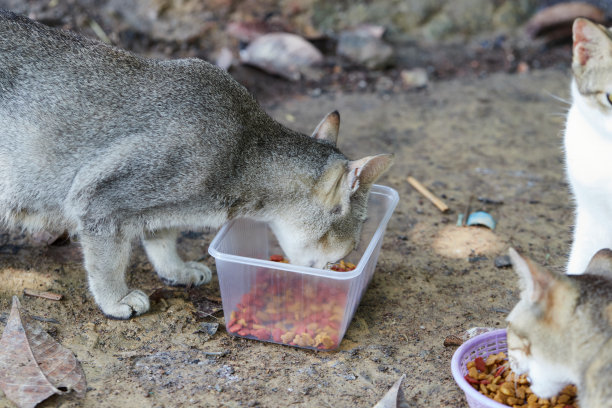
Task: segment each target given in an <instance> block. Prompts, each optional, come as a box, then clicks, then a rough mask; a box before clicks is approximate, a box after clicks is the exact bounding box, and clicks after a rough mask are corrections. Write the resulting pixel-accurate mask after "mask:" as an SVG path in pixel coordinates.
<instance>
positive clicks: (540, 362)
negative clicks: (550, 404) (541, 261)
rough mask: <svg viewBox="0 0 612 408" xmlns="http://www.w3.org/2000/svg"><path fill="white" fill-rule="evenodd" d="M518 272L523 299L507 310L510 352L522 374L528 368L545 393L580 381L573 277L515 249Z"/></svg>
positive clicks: (536, 387) (548, 394) (512, 255)
mask: <svg viewBox="0 0 612 408" xmlns="http://www.w3.org/2000/svg"><path fill="white" fill-rule="evenodd" d="M509 252H510V259H511V260H512V265H513V267H514V270H515V272H516V273H517V274H518V276H519V283H520V288H521V299H520V301H519V302H518V304H517V305H516V306H515V307H514V309H513V310H512V312H510V314H509V315H508V318H507V320H508V329H507V333H508V357H509V360H510V365H511V367H512V369H513V370H514V371H515V372H516V373H517V374H523V373H527V374H528V375H529V377H530V379H531V389H532V390H533V392H534V393H536V394H537V395H538V396H540V397H542V398H549V397H552V396H554V395H556V394H557V393H558V392H559V391H561V389H562V388H563V387H564V386H565V385H567V384H569V383H575V381H576V378H574V376H573V373H572V370H570V369H569V365H568V358H569V356H568V350H570V347H571V346H570V344H569V340H568V334H569V333H571V330H572V323H575V322H573V320H574V314H573V313H574V307H575V304H576V301H577V298H578V291H577V290H576V288H574V286H573V285H572V283H571V280H570V279H569V278H568V277H567V276H565V275H560V274H557V273H554V272H551V271H548V270H546V269H544V268H540V267H538V266H536V265H535V264H533V263H532V262H531V261H530V260H528V259H524V258H522V257H521V256H520V255H519V254H518V253H517V252H516V251H515V250H514V249H512V248H511V249H510V251H509Z"/></svg>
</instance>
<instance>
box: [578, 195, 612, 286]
mask: <svg viewBox="0 0 612 408" xmlns="http://www.w3.org/2000/svg"><path fill="white" fill-rule="evenodd" d="M595 213H596V212H595V211H585V210H584V209H582V210H581V209H580V206H579V209H578V211H577V213H576V226H575V227H574V241H573V243H572V249H571V251H570V256H569V261H568V263H567V273H568V274H570V275H580V274H583V273H584V272H585V271H586V269H587V266H588V264H589V261H590V260H591V258H592V257H593V255H595V253H596V252H597V251H599V250H600V249H602V248H608V247H610V245H611V244H612V242H611V241H610V236H611V234H610V232H609V231H608V229H609V228H612V226H610V225H607V224H606V223H605V222H602V221H601V220H603V219H605V217H602V218H599V220H598V219H597V218H598V217H597V216H596V214H595Z"/></svg>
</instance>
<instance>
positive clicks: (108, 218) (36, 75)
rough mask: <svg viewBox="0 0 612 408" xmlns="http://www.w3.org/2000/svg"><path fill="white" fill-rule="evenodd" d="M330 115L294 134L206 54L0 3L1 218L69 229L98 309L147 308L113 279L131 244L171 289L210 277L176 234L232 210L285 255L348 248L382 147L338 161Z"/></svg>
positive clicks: (304, 259)
mask: <svg viewBox="0 0 612 408" xmlns="http://www.w3.org/2000/svg"><path fill="white" fill-rule="evenodd" d="M338 126H339V116H338V114H337V113H336V112H332V113H331V114H329V115H328V116H327V117H326V118H325V119H324V120H323V121H322V122H321V123H320V124H319V126H318V127H317V128H316V129H315V132H314V134H313V137H308V136H306V135H302V134H299V133H297V132H294V131H292V130H290V129H287V128H285V127H284V126H282V125H281V124H279V123H277V122H276V121H274V120H273V119H271V118H270V117H269V116H268V115H267V114H266V113H265V112H264V111H263V110H262V109H261V108H260V107H259V106H258V105H257V104H256V102H255V101H254V99H253V98H252V97H251V96H250V95H249V94H248V92H247V91H246V90H245V89H244V88H243V87H242V86H240V85H239V84H238V83H237V82H235V81H234V80H233V79H232V78H231V77H230V76H229V75H228V74H226V73H225V72H224V71H222V70H220V69H218V68H216V67H214V66H212V65H210V64H208V63H206V62H204V61H201V60H195V59H189V60H175V61H157V60H148V59H143V58H140V57H138V56H134V55H132V54H130V53H127V52H125V51H121V50H118V49H115V48H112V47H109V46H106V45H104V44H102V43H100V42H96V41H92V40H89V39H86V38H82V37H79V36H77V35H75V34H72V33H69V32H64V31H60V30H55V29H51V28H49V27H46V26H44V25H42V24H39V23H36V22H33V21H31V20H28V19H27V18H25V17H21V16H17V15H15V14H13V13H10V12H6V11H0V211H1V215H0V217H1V218H2V220H3V221H4V223H6V224H7V225H8V226H9V227H13V226H17V225H20V226H23V227H26V228H28V229H30V230H37V229H42V228H45V229H48V230H57V231H62V230H63V229H64V228H67V229H69V230H70V231H71V232H72V233H74V234H78V236H79V240H80V242H81V245H82V248H83V254H84V263H85V269H86V270H87V275H88V279H89V286H90V290H91V292H92V294H93V296H94V299H95V301H96V303H97V304H98V305H99V306H100V308H101V309H102V311H103V313H104V314H106V315H107V316H109V317H113V318H118V319H127V318H130V317H131V316H134V315H139V314H142V313H145V312H146V311H147V310H148V309H149V299H148V297H147V295H146V294H145V293H143V292H142V291H140V290H137V289H134V290H131V289H129V288H128V287H127V285H126V283H125V279H124V274H125V270H126V267H127V264H128V260H129V256H130V248H131V243H132V241H133V240H135V239H142V242H143V244H144V248H145V250H146V253H147V255H148V257H149V259H150V261H151V263H152V264H153V266H154V267H155V270H156V271H157V273H158V275H159V276H160V277H162V278H163V279H164V280H166V281H168V282H169V283H170V284H176V285H199V284H202V283H206V282H208V281H209V280H210V278H211V272H210V270H209V268H207V267H206V266H204V265H201V264H199V263H196V262H184V261H183V260H182V259H180V258H179V256H178V255H177V252H176V236H177V232H178V230H180V229H186V228H190V229H191V228H199V227H205V226H210V227H219V226H220V225H222V224H223V223H224V222H226V221H227V220H229V219H232V218H234V217H243V216H244V217H253V218H256V219H259V220H263V221H267V222H269V223H270V224H271V227H272V229H273V231H274V232H275V234H276V236H277V238H278V239H279V242H280V244H281V246H282V248H283V250H284V251H285V253H286V255H287V256H288V257H289V259H290V260H291V261H292V262H293V263H296V264H302V265H309V266H314V267H323V266H324V265H325V264H326V263H327V262H330V261H336V260H338V259H340V258H342V257H343V256H345V255H346V254H347V253H348V252H350V251H351V250H352V249H353V248H354V247H355V246H356V244H357V242H358V240H359V236H360V231H361V227H362V224H363V221H364V219H365V217H366V211H367V210H366V205H367V199H368V194H369V190H370V187H371V185H372V183H374V181H375V180H376V179H377V178H378V177H379V176H380V175H381V174H382V173H383V172H384V171H385V170H387V168H388V167H389V166H390V165H391V162H392V157H391V156H390V155H378V156H370V157H366V158H363V159H361V160H356V161H350V160H348V159H347V158H346V157H345V156H344V155H343V154H342V153H341V152H340V151H339V150H338V149H337V148H336V138H337V135H338Z"/></svg>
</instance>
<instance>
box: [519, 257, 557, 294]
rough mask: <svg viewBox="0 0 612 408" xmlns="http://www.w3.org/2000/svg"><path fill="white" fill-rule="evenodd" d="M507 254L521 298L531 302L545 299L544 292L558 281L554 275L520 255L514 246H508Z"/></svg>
mask: <svg viewBox="0 0 612 408" xmlns="http://www.w3.org/2000/svg"><path fill="white" fill-rule="evenodd" d="M508 254H509V255H510V260H511V261H512V266H513V267H514V271H515V272H516V274H517V275H518V276H519V282H520V288H521V298H522V299H526V300H528V301H530V302H532V303H537V302H540V301H542V300H546V298H547V296H546V294H547V293H548V291H549V290H551V288H552V287H553V286H554V285H555V284H556V283H557V281H558V279H557V277H556V275H555V274H553V273H552V272H550V271H548V270H546V269H544V268H539V267H537V266H536V265H535V264H534V263H533V262H531V261H530V260H529V259H526V258H523V257H521V256H520V255H519V254H518V252H516V251H515V250H514V248H510V249H509V250H508Z"/></svg>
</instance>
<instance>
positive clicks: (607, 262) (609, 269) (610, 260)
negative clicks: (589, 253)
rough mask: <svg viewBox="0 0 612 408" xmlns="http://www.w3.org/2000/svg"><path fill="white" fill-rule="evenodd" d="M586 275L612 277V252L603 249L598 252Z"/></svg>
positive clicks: (592, 259)
mask: <svg viewBox="0 0 612 408" xmlns="http://www.w3.org/2000/svg"><path fill="white" fill-rule="evenodd" d="M584 273H589V274H591V275H600V276H609V277H612V250H610V249H608V248H603V249H600V250H599V251H597V253H596V254H595V255H593V258H591V261H590V262H589V265H588V266H587V268H586V271H585V272H584Z"/></svg>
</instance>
